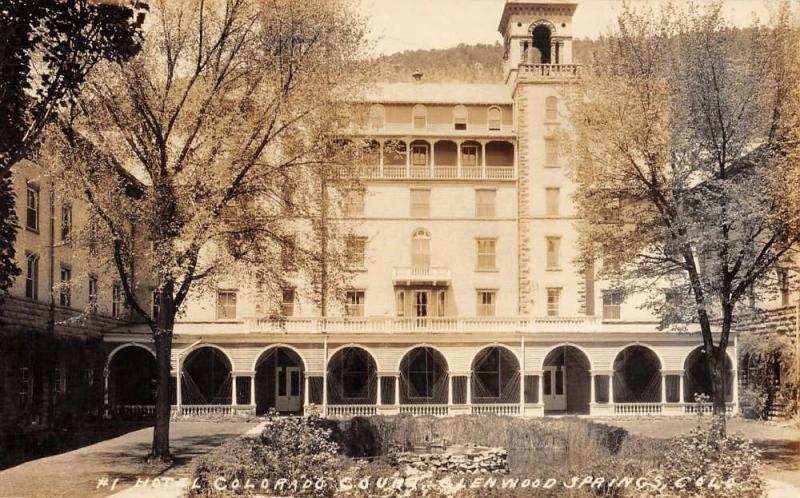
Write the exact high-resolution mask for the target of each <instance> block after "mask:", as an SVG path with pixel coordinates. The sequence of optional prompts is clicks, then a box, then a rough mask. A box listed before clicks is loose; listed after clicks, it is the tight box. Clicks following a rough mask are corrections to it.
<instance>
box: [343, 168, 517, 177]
mask: <svg viewBox="0 0 800 498" xmlns="http://www.w3.org/2000/svg"><path fill="white" fill-rule="evenodd" d="M515 169H516V168H515V167H514V166H512V165H508V166H461V174H460V175H459V168H458V166H454V165H435V166H410V167H409V166H386V165H384V166H383V167H381V166H356V167H354V168H347V169H344V168H343V169H342V174H344V175H356V176H358V177H359V178H365V179H380V178H386V179H391V180H400V179H417V178H423V179H425V178H435V179H439V180H457V179H464V180H514V178H515Z"/></svg>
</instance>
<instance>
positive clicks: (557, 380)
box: [541, 345, 591, 414]
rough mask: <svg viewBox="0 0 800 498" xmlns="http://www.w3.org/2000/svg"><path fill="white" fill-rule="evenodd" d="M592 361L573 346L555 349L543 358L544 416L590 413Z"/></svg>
mask: <svg viewBox="0 0 800 498" xmlns="http://www.w3.org/2000/svg"><path fill="white" fill-rule="evenodd" d="M590 369H591V362H590V361H589V358H588V357H587V356H586V354H585V353H584V352H583V351H581V350H580V349H578V348H576V347H575V346H570V345H563V346H557V347H556V348H554V349H553V350H551V351H550V352H549V353H548V354H547V356H546V357H545V359H544V363H543V368H542V379H541V380H542V396H543V399H542V402H543V403H544V411H545V414H559V413H563V414H586V413H589V402H590V399H589V398H590V395H591V386H590V384H589V383H590V382H591V376H590V374H589V370H590Z"/></svg>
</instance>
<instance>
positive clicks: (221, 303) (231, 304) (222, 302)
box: [217, 291, 236, 320]
mask: <svg viewBox="0 0 800 498" xmlns="http://www.w3.org/2000/svg"><path fill="white" fill-rule="evenodd" d="M235 319H236V292H235V291H217V320H235Z"/></svg>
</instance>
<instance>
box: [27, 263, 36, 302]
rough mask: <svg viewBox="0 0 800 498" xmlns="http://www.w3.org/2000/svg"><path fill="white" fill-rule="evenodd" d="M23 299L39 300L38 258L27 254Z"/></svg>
mask: <svg viewBox="0 0 800 498" xmlns="http://www.w3.org/2000/svg"><path fill="white" fill-rule="evenodd" d="M25 297H27V298H28V299H34V300H35V299H38V298H39V256H38V255H37V254H28V256H27V258H26V271H25Z"/></svg>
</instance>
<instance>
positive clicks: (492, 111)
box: [489, 107, 503, 131]
mask: <svg viewBox="0 0 800 498" xmlns="http://www.w3.org/2000/svg"><path fill="white" fill-rule="evenodd" d="M502 118H503V113H502V112H501V111H500V108H499V107H490V108H489V131H500V125H501V123H502Z"/></svg>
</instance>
